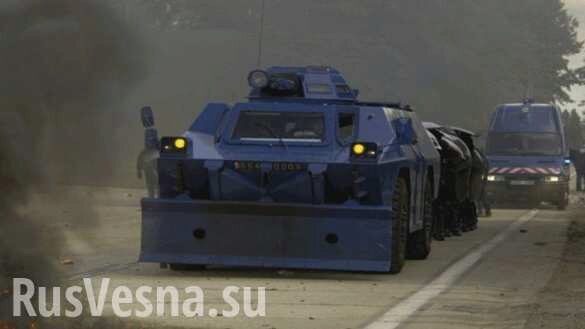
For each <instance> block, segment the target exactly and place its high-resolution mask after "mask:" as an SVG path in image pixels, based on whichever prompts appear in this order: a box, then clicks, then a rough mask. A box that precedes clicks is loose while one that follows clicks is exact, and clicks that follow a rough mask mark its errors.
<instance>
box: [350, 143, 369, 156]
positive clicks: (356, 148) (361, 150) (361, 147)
mask: <svg viewBox="0 0 585 329" xmlns="http://www.w3.org/2000/svg"><path fill="white" fill-rule="evenodd" d="M365 151H366V147H365V146H364V145H363V144H355V145H354V146H353V153H354V154H356V155H362V154H364V152H365Z"/></svg>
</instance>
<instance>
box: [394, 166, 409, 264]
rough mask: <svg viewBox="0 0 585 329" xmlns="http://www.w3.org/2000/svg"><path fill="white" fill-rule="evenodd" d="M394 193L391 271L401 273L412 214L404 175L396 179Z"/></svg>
mask: <svg viewBox="0 0 585 329" xmlns="http://www.w3.org/2000/svg"><path fill="white" fill-rule="evenodd" d="M393 193H394V194H393V195H392V214H393V216H394V217H393V218H392V242H391V255H390V257H391V263H390V273H393V274H397V273H400V271H401V270H402V267H403V266H404V260H405V258H406V245H407V240H408V220H409V217H410V216H409V214H410V198H409V195H408V187H407V185H406V181H405V180H404V178H402V177H398V178H397V179H396V185H395V186H394V192H393Z"/></svg>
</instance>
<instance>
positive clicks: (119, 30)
mask: <svg viewBox="0 0 585 329" xmlns="http://www.w3.org/2000/svg"><path fill="white" fill-rule="evenodd" d="M117 3H118V2H117V1H99V0H95V1H91V0H83V1H81V0H51V1H47V0H18V1H17V0H3V1H2V2H0V72H1V78H0V320H5V319H9V314H11V299H10V298H8V297H9V292H7V290H9V289H10V287H11V281H12V278H14V277H27V278H30V279H33V280H35V281H36V283H37V284H39V285H51V283H55V282H57V280H59V276H60V274H61V273H60V270H59V266H58V256H59V255H60V253H61V251H62V249H63V246H62V245H61V242H62V241H63V238H62V236H61V235H60V233H59V230H55V229H54V228H51V227H50V225H49V224H51V223H49V222H48V220H49V219H48V218H50V216H49V214H47V216H46V217H47V218H43V217H44V216H35V217H32V216H27V215H26V214H23V212H22V208H23V207H24V206H26V205H27V202H28V200H29V198H30V196H31V195H32V194H34V193H39V192H43V193H45V195H47V194H48V195H49V198H50V199H55V200H56V202H59V201H58V200H62V199H64V198H67V196H66V195H65V196H64V195H55V196H52V195H51V193H52V190H51V188H47V187H46V186H50V184H52V183H55V182H67V181H68V180H69V179H70V178H71V177H75V178H77V179H79V177H82V178H83V179H85V180H86V182H92V181H97V180H100V179H107V175H108V173H109V172H110V171H111V168H112V166H113V164H112V160H111V159H109V157H108V149H109V148H110V146H109V145H107V144H108V143H106V142H104V136H108V134H109V127H110V126H111V124H112V123H113V122H114V121H115V120H116V118H117V116H116V113H115V112H114V111H113V110H108V109H109V108H110V107H111V103H112V100H119V99H121V98H123V97H124V95H125V94H126V93H127V92H128V91H129V90H130V89H131V88H132V86H133V85H134V84H135V83H136V82H138V81H140V80H141V79H142V78H143V76H144V74H145V71H144V70H145V69H144V64H143V56H142V53H143V51H142V45H141V42H140V40H139V38H138V37H137V36H136V34H135V33H134V31H133V29H132V27H131V26H128V24H127V23H125V22H124V19H123V18H122V17H120V16H119V14H118V13H119V11H117V10H116V8H115V7H114V6H116V5H117ZM78 206H79V205H78ZM79 208H80V209H83V211H81V213H79V214H77V216H76V218H78V219H79V221H80V223H76V225H94V224H93V223H94V222H95V221H94V220H93V219H94V217H95V215H94V214H93V212H92V209H91V205H80V206H79ZM90 243H91V241H90Z"/></svg>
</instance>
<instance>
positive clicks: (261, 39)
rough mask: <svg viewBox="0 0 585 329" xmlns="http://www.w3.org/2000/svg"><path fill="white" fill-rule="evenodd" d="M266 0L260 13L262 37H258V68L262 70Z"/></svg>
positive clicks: (263, 0)
mask: <svg viewBox="0 0 585 329" xmlns="http://www.w3.org/2000/svg"><path fill="white" fill-rule="evenodd" d="M265 5H266V0H262V9H261V11H260V35H259V37H258V61H257V63H256V67H257V68H260V66H261V65H262V41H263V39H264V7H265Z"/></svg>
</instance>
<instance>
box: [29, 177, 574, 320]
mask: <svg viewBox="0 0 585 329" xmlns="http://www.w3.org/2000/svg"><path fill="white" fill-rule="evenodd" d="M56 196H59V197H56ZM139 197H140V192H139V191H136V190H121V189H104V188H99V189H98V188H90V187H75V188H71V187H68V188H60V189H57V190H55V189H51V190H47V191H45V192H39V193H37V194H36V195H35V196H33V197H32V198H31V200H30V202H29V204H28V205H27V206H26V207H22V208H21V209H19V213H21V214H22V215H23V216H26V217H27V218H36V219H38V220H39V225H40V226H39V227H41V228H42V231H43V241H41V243H42V244H43V246H44V250H45V252H44V254H45V256H46V257H48V258H49V259H50V262H52V263H53V265H54V266H55V268H57V269H58V272H59V277H60V281H61V282H60V284H61V285H78V284H80V282H81V279H82V278H92V280H93V282H94V284H95V283H96V282H97V283H98V284H99V279H101V278H111V280H112V281H111V283H110V287H115V286H118V285H126V286H128V287H130V288H131V289H135V288H137V287H138V286H141V285H151V286H175V287H177V288H179V289H181V288H184V287H187V286H192V285H197V286H199V287H201V288H202V290H203V291H204V293H205V312H206V316H204V317H200V318H194V319H193V318H184V317H172V316H169V315H168V313H167V314H166V315H165V316H161V317H149V318H147V319H144V320H140V321H142V323H143V324H141V325H140V326H143V325H144V326H149V325H152V326H156V327H173V328H174V327H184V328H243V329H245V328H278V329H285V328H290V329H298V328H319V329H327V328H331V329H339V328H342V329H343V328H363V327H366V326H368V328H396V327H401V328H421V329H422V328H425V329H426V328H450V329H453V328H523V327H524V325H525V323H526V321H527V319H528V318H529V317H530V315H531V312H532V311H533V307H531V305H533V303H534V301H535V298H537V296H538V293H539V292H540V291H541V290H542V289H543V288H544V287H545V286H546V284H547V282H549V280H550V278H551V277H552V276H553V273H554V272H555V269H556V268H557V266H558V263H559V259H560V257H561V255H562V253H563V249H564V246H565V244H566V241H567V234H566V232H567V226H568V224H569V216H568V215H567V214H568V213H570V212H561V211H557V210H554V209H552V208H546V207H543V208H542V209H538V210H534V211H531V210H527V209H508V210H496V211H494V215H493V216H492V217H490V218H482V219H481V221H480V228H479V230H477V231H475V232H471V233H467V234H465V235H464V236H462V237H456V238H450V239H448V240H447V241H444V242H434V244H433V252H432V255H431V256H430V258H429V259H428V260H425V261H409V262H408V263H407V265H406V267H405V269H404V270H403V272H402V273H401V274H399V275H385V274H369V273H343V272H329V271H326V272H323V271H279V270H250V269H234V268H229V269H227V268H213V269H207V270H204V271H178V272H177V271H171V270H168V269H160V268H159V266H158V265H156V264H139V263H137V262H136V260H137V255H138V248H139V238H140V232H139V230H140V209H139V207H138V200H139ZM486 246H487V247H486ZM226 286H239V287H244V286H247V287H266V304H267V305H266V317H256V318H246V317H244V316H243V315H242V316H238V317H235V318H228V317H224V316H221V311H220V313H219V314H220V316H217V317H211V316H209V313H208V310H210V309H211V308H214V309H217V310H222V309H227V308H229V307H228V305H226V303H225V302H224V301H223V299H222V298H221V293H222V290H223V288H224V287H226ZM110 293H111V289H110ZM184 297H185V296H184V295H183V294H181V298H184ZM237 299H239V301H241V299H242V295H241V294H238V295H237ZM105 309H106V310H105V313H106V314H112V312H111V304H109V303H108V302H107V303H106V307H105ZM124 321H129V320H124Z"/></svg>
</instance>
